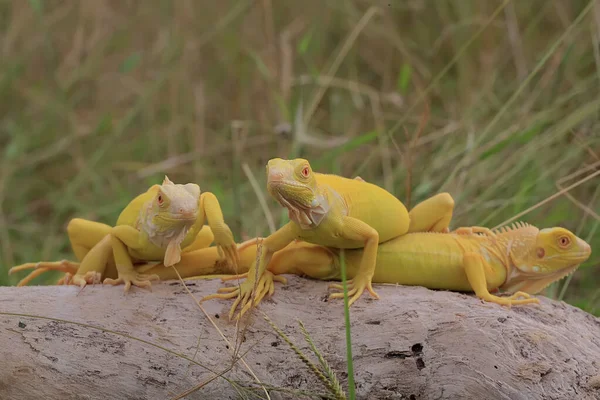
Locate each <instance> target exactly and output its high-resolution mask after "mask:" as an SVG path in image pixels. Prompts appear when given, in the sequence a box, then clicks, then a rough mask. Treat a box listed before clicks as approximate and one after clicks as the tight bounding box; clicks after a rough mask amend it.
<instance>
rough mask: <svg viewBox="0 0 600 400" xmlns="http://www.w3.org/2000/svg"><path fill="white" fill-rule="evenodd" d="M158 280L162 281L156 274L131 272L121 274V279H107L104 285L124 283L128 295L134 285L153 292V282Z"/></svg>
mask: <svg viewBox="0 0 600 400" xmlns="http://www.w3.org/2000/svg"><path fill="white" fill-rule="evenodd" d="M158 280H160V277H159V276H158V275H156V274H152V275H146V274H140V273H137V272H135V271H131V272H127V273H119V277H118V278H117V279H111V278H106V279H104V284H108V285H113V286H116V285H120V284H122V283H124V284H125V288H124V291H125V292H126V293H127V292H128V291H129V288H131V285H132V284H133V285H135V286H137V287H144V288H148V289H150V290H152V283H151V281H158Z"/></svg>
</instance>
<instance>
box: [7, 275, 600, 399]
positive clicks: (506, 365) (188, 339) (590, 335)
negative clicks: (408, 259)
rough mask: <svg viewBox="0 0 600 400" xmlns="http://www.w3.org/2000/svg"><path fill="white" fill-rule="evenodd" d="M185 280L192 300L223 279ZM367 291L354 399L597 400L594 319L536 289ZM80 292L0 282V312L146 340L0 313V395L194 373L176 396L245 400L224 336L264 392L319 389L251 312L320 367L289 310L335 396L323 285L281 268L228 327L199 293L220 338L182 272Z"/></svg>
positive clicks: (341, 349)
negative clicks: (513, 295) (515, 296)
mask: <svg viewBox="0 0 600 400" xmlns="http://www.w3.org/2000/svg"><path fill="white" fill-rule="evenodd" d="M186 282H187V283H188V285H190V286H189V288H190V290H191V291H192V293H194V295H195V296H196V297H197V298H200V297H201V296H202V295H204V294H208V293H213V292H214V291H215V290H216V289H217V288H218V287H219V286H220V285H221V283H220V280H217V279H214V280H201V281H186ZM376 290H377V291H378V293H379V295H380V296H381V299H380V300H372V299H371V298H369V297H368V296H367V295H364V296H363V298H361V299H360V301H358V302H357V303H355V305H353V306H352V308H351V315H350V317H351V320H352V340H353V346H352V351H353V358H354V372H355V380H356V390H357V395H358V398H361V399H486V400H495V399H511V400H520V399H523V400H525V399H527V400H535V399H540V400H542V399H543V400H548V399H557V400H558V399H560V400H563V399H564V400H568V399H573V400H577V399H582V400H583V399H590V400H591V399H600V319H599V318H595V317H593V316H592V315H589V314H587V313H585V312H583V311H581V310H580V309H577V308H575V307H572V306H570V305H567V304H565V303H563V302H555V301H551V300H549V299H547V298H542V303H541V305H539V306H536V305H533V306H519V307H512V308H510V309H509V308H506V307H502V306H498V305H496V304H491V303H484V302H482V301H480V300H478V299H477V298H475V297H473V296H472V295H466V294H460V293H452V292H445V291H432V290H428V289H425V288H421V287H403V286H398V287H395V286H381V285H377V286H376ZM78 292H79V288H76V287H65V286H45V287H44V286H38V287H25V288H14V287H4V288H0V310H1V311H2V312H4V313H17V314H28V315H36V316H43V317H47V318H54V319H61V320H62V319H64V320H68V321H73V322H77V323H82V324H90V325H93V326H95V327H102V328H104V329H109V330H111V331H116V332H120V333H124V334H126V335H130V336H132V337H135V338H139V339H142V340H144V341H145V342H140V341H138V340H135V339H132V338H128V337H124V336H121V335H118V334H116V333H110V332H105V331H102V330H100V329H97V328H94V327H86V326H84V325H76V324H72V323H68V322H62V321H59V320H49V319H39V318H31V317H25V316H15V315H5V314H3V315H0V320H1V321H2V327H3V329H2V330H0V362H1V364H0V399H41V398H45V399H103V400H106V399H170V398H174V397H175V396H176V395H178V394H180V393H182V392H184V391H185V390H187V389H190V388H193V387H194V386H196V385H199V384H200V383H202V382H206V381H209V383H208V384H206V385H204V386H203V387H202V388H200V389H199V390H198V391H196V392H194V393H192V394H190V395H188V396H186V397H185V398H186V399H237V398H243V397H242V395H241V393H242V394H244V393H245V394H247V392H245V390H247V389H244V387H247V388H248V389H249V390H251V391H252V393H253V394H254V397H250V398H266V394H265V392H264V391H262V390H261V389H260V388H259V387H258V384H257V383H256V380H255V379H254V377H253V376H252V375H251V374H250V372H249V371H248V369H247V368H246V367H245V366H244V365H243V364H242V363H241V362H239V361H238V362H237V363H236V364H235V365H234V366H233V368H231V369H230V370H227V369H228V368H229V367H230V366H231V365H232V360H233V355H232V353H231V351H232V350H233V348H234V347H236V346H237V345H236V340H237V341H238V342H239V343H238V345H239V346H238V348H239V352H240V353H245V356H244V359H245V361H246V363H247V365H248V366H249V367H250V368H251V370H252V371H253V374H255V376H256V377H258V379H259V380H260V381H261V382H262V383H263V384H264V385H268V386H270V387H275V388H279V389H273V390H270V391H269V395H270V396H271V398H272V399H282V398H283V399H290V398H306V397H302V396H301V395H300V394H299V393H300V392H304V393H313V394H324V393H327V392H328V391H327V389H326V388H325V386H324V385H323V384H322V383H321V381H319V380H318V379H317V378H316V376H315V375H314V374H313V373H312V372H311V371H310V370H309V369H308V367H307V366H306V365H305V364H303V363H302V362H301V361H300V360H299V358H298V357H297V356H296V354H295V353H294V352H293V350H292V349H291V348H290V347H289V346H288V344H287V343H286V342H285V341H283V340H282V339H281V337H280V336H278V335H277V334H276V332H275V331H274V330H273V329H272V327H271V326H270V325H269V324H268V323H267V322H266V321H265V320H264V319H263V314H262V312H264V313H265V314H267V315H268V316H269V317H270V319H271V320H272V321H273V322H274V323H275V324H276V325H277V326H279V327H280V328H281V329H282V330H283V331H284V332H285V333H286V334H287V335H288V336H289V337H290V339H291V340H292V341H293V342H294V343H295V344H296V345H297V346H298V347H299V348H300V349H301V350H302V351H303V352H304V353H305V354H306V355H307V356H308V357H309V359H311V360H312V361H313V362H314V363H315V364H316V365H318V364H319V363H318V361H317V359H316V358H315V357H314V354H313V353H312V352H311V350H310V347H309V346H308V345H307V343H306V342H305V340H304V338H303V335H302V333H301V331H300V329H299V325H298V321H297V320H298V319H299V320H301V321H302V322H303V323H304V324H305V326H306V329H307V330H308V332H309V333H310V335H311V337H312V339H313V341H314V343H315V345H316V346H317V348H318V349H319V350H321V351H322V353H323V355H324V357H325V359H326V360H327V362H328V363H329V364H330V366H331V367H332V368H333V370H334V371H335V372H336V374H337V376H338V378H339V379H340V383H341V385H342V387H343V388H344V390H346V393H347V375H346V363H345V358H346V345H345V334H344V317H343V315H344V314H343V306H342V302H341V301H333V302H332V301H329V302H328V301H326V299H327V283H325V282H316V281H313V280H308V279H302V278H298V277H289V283H288V285H286V286H283V285H280V284H277V287H276V291H275V295H274V296H273V298H272V299H271V300H267V301H263V303H262V304H261V306H260V307H259V309H258V310H254V311H253V313H252V315H251V316H250V317H249V318H247V319H246V318H245V319H244V320H243V321H242V322H241V323H240V325H239V326H238V327H237V330H236V326H235V324H234V323H232V322H229V321H228V319H227V312H228V310H229V306H230V305H231V301H221V300H211V301H208V302H205V303H203V307H204V308H205V310H206V311H207V313H208V314H209V315H210V316H211V318H212V319H213V320H214V321H215V323H216V325H217V326H218V328H219V329H220V330H221V331H222V332H223V333H224V335H225V336H226V337H227V338H228V340H229V341H230V343H231V346H229V349H228V348H227V347H228V346H227V344H226V342H225V341H224V340H223V338H222V337H221V336H220V334H219V333H218V331H217V330H216V328H215V327H214V326H213V325H212V323H211V322H210V321H209V319H207V317H206V316H205V315H204V314H203V313H202V312H201V310H200V309H199V307H198V306H197V304H196V303H195V302H194V300H193V299H192V297H191V296H190V295H189V294H188V293H187V292H186V290H185V288H183V286H182V285H181V283H180V282H177V281H175V282H162V283H158V284H157V283H155V284H154V285H153V290H152V292H149V291H147V290H144V289H139V288H135V287H134V288H132V290H131V291H130V292H129V293H128V294H124V293H123V287H122V286H119V287H112V286H95V287H92V286H88V287H86V288H85V289H84V290H83V291H82V292H81V293H79V294H78ZM236 332H237V334H236ZM242 338H243V339H242ZM154 345H157V346H161V347H163V348H165V349H167V350H170V351H172V352H174V353H179V354H183V355H184V356H186V357H188V359H192V360H195V361H196V362H198V364H200V365H197V364H194V363H192V362H191V361H188V360H186V359H184V358H181V357H179V356H177V355H176V354H174V353H170V352H168V351H167V350H165V349H161V348H159V347H156V346H154ZM207 368H208V369H207ZM211 370H212V371H213V372H211ZM223 371H225V373H224V374H223V375H222V376H221V377H217V378H214V377H215V376H216V374H218V373H221V372H223ZM211 378H214V379H212V380H211ZM231 382H233V383H231ZM236 383H237V386H236Z"/></svg>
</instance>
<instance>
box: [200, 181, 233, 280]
mask: <svg viewBox="0 0 600 400" xmlns="http://www.w3.org/2000/svg"><path fill="white" fill-rule="evenodd" d="M200 212H201V213H203V214H204V215H202V217H201V218H200V219H201V220H202V221H204V216H206V220H207V222H208V225H209V227H210V229H211V231H212V234H213V235H214V242H215V244H216V245H217V246H218V247H219V250H220V251H222V252H223V253H224V255H225V258H226V259H227V261H228V262H229V263H230V264H231V265H233V266H234V267H236V268H237V266H238V263H239V255H238V252H237V243H235V240H234V238H233V233H232V232H231V229H230V228H229V226H228V225H227V224H226V223H225V219H224V218H223V212H222V211H221V206H220V205H219V200H218V199H217V197H216V196H215V195H214V194H212V193H210V192H204V193H202V195H201V196H200Z"/></svg>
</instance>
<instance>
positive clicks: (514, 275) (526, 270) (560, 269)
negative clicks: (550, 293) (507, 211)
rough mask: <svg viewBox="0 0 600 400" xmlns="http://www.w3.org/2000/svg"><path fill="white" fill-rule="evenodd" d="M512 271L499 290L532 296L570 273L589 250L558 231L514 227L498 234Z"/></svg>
mask: <svg viewBox="0 0 600 400" xmlns="http://www.w3.org/2000/svg"><path fill="white" fill-rule="evenodd" d="M500 232H501V233H500V234H499V237H500V238H501V239H500V240H501V241H502V242H504V243H505V244H506V250H507V256H508V258H509V260H510V263H511V267H509V270H508V276H507V280H506V282H505V283H504V285H502V287H501V289H502V290H506V291H509V292H516V291H519V290H520V291H523V292H526V293H529V294H535V293H538V292H540V291H541V290H543V289H544V288H546V287H547V286H548V285H550V284H551V283H552V282H556V281H558V280H560V279H562V278H564V277H565V276H567V275H569V274H571V273H573V272H574V271H575V270H576V269H577V267H579V265H580V264H581V263H583V262H585V261H586V260H587V259H588V258H589V257H590V254H591V253H592V249H591V247H590V245H589V244H588V243H586V242H585V241H584V240H583V239H581V238H578V237H577V236H575V234H573V233H572V232H571V231H569V230H568V229H565V228H561V227H554V228H546V229H538V228H536V227H534V226H531V225H528V224H524V223H517V224H515V225H513V226H512V227H507V228H503V229H501V230H500Z"/></svg>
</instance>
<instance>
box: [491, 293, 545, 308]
mask: <svg viewBox="0 0 600 400" xmlns="http://www.w3.org/2000/svg"><path fill="white" fill-rule="evenodd" d="M519 297H525V298H524V299H519ZM482 300H485V301H489V302H490V303H496V304H500V305H502V306H509V307H510V306H517V305H521V304H532V303H536V304H539V303H540V299H538V298H536V297H531V295H529V294H528V293H525V292H516V293H515V294H513V295H512V296H507V297H498V296H494V295H492V294H490V295H489V297H487V296H486V298H483V299H482Z"/></svg>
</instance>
